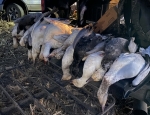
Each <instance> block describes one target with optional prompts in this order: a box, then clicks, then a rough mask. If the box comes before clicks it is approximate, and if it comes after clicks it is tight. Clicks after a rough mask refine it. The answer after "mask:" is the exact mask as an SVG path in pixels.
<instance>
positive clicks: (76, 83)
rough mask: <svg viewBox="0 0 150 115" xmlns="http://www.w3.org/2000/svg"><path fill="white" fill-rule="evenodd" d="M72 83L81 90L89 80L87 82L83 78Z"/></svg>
mask: <svg viewBox="0 0 150 115" xmlns="http://www.w3.org/2000/svg"><path fill="white" fill-rule="evenodd" d="M72 83H73V85H74V86H76V87H78V88H81V87H83V86H84V85H85V84H86V83H87V80H85V79H83V78H79V79H74V80H72Z"/></svg>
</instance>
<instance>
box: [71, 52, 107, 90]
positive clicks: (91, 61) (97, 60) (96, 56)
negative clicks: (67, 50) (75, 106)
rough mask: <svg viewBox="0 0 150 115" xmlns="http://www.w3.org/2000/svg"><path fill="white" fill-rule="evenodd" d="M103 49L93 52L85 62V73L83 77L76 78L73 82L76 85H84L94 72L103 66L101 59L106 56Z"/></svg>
mask: <svg viewBox="0 0 150 115" xmlns="http://www.w3.org/2000/svg"><path fill="white" fill-rule="evenodd" d="M103 53H104V52H103V51H99V52H96V53H93V54H90V55H89V56H88V57H87V59H86V61H85V63H84V67H83V74H82V77H81V78H79V79H74V80H73V81H72V83H73V84H74V85H75V86H76V87H79V88H81V87H83V86H84V85H85V84H86V83H87V81H88V79H89V78H90V77H91V76H92V75H93V74H94V72H95V71H96V70H98V69H99V68H100V66H101V61H102V59H103V57H104V55H103Z"/></svg>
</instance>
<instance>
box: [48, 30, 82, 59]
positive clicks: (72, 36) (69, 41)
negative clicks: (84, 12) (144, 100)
mask: <svg viewBox="0 0 150 115" xmlns="http://www.w3.org/2000/svg"><path fill="white" fill-rule="evenodd" d="M80 30H81V28H75V29H72V33H71V34H70V36H69V37H68V38H67V39H66V40H65V41H64V43H63V46H62V47H60V48H58V49H55V50H54V51H53V52H52V53H51V54H50V57H54V56H55V57H58V55H60V56H61V57H62V56H63V52H64V51H65V50H66V48H67V47H68V46H70V45H71V44H72V43H73V41H74V39H75V37H76V36H77V34H78V33H79V31H80ZM56 55H57V56H56ZM60 56H59V58H61V57H60ZM57 59H58V58H57Z"/></svg>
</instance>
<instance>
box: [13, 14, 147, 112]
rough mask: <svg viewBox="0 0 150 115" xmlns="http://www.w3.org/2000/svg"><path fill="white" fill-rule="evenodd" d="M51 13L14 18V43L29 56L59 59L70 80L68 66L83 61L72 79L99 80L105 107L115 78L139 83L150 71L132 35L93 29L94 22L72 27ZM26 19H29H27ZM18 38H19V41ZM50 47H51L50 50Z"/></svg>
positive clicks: (80, 84)
mask: <svg viewBox="0 0 150 115" xmlns="http://www.w3.org/2000/svg"><path fill="white" fill-rule="evenodd" d="M49 15H50V13H44V14H40V13H35V14H29V15H26V16H24V17H22V18H20V19H17V20H16V21H14V22H15V26H14V29H13V31H12V36H13V46H14V48H17V46H18V44H20V45H21V46H27V47H28V59H32V61H33V63H34V62H35V61H36V59H37V58H39V59H40V60H44V61H45V62H48V59H49V57H53V58H54V57H55V58H57V59H62V71H63V76H62V80H70V79H71V78H72V75H71V73H70V68H75V69H76V71H78V67H79V63H80V62H81V61H84V66H83V74H82V76H81V77H80V78H78V79H73V80H72V83H73V84H74V86H76V87H79V88H80V87H83V86H84V85H85V84H86V83H88V82H89V79H90V78H92V79H93V80H94V81H100V80H102V82H101V84H100V88H99V90H98V93H97V96H98V99H99V102H100V104H101V106H102V109H103V110H104V107H105V104H106V101H107V97H108V89H109V86H110V85H112V84H114V83H115V82H117V81H119V80H122V79H127V78H133V77H135V79H134V80H133V82H132V84H133V86H136V85H138V84H139V83H140V82H141V81H142V80H143V79H144V78H145V76H146V75H147V74H148V73H149V71H150V68H149V63H148V62H146V61H145V59H144V58H143V57H142V56H141V54H140V52H137V49H138V47H137V45H136V44H135V43H134V39H135V38H131V40H130V41H129V40H127V39H124V38H121V37H118V38H115V37H113V36H111V35H105V36H104V35H100V34H97V33H94V32H93V26H92V25H87V26H86V27H83V28H77V27H72V26H70V25H69V21H66V20H65V21H64V20H63V21H62V20H59V19H57V18H50V16H49ZM27 20H28V21H27ZM18 40H19V42H18ZM51 49H54V50H53V51H52V52H50V50H51Z"/></svg>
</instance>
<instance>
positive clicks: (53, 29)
mask: <svg viewBox="0 0 150 115" xmlns="http://www.w3.org/2000/svg"><path fill="white" fill-rule="evenodd" d="M72 29H73V27H71V26H68V25H66V24H63V23H61V22H59V21H56V22H55V21H54V23H51V24H49V25H48V27H47V28H46V30H45V35H44V46H45V48H44V50H43V56H44V61H46V62H47V61H48V57H49V54H50V53H49V52H50V49H51V48H59V47H61V46H62V45H63V43H62V42H59V41H58V40H55V39H54V36H55V35H60V34H63V35H64V34H71V30H72ZM60 39H61V38H60ZM48 45H49V46H48Z"/></svg>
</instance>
